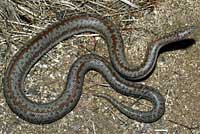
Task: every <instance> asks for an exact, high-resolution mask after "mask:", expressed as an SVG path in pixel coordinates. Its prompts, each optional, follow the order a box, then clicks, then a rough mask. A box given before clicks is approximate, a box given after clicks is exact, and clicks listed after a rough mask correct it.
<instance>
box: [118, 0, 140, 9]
mask: <svg viewBox="0 0 200 134" xmlns="http://www.w3.org/2000/svg"><path fill="white" fill-rule="evenodd" d="M120 1H122V2H124V3H126V4H127V5H129V6H131V7H133V8H137V9H138V8H139V6H138V5H136V4H133V3H132V2H130V1H128V0H120Z"/></svg>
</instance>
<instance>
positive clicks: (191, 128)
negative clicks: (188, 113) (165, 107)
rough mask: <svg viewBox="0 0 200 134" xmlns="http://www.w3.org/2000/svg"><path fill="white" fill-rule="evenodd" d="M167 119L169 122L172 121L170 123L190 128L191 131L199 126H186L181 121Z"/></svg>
mask: <svg viewBox="0 0 200 134" xmlns="http://www.w3.org/2000/svg"><path fill="white" fill-rule="evenodd" d="M168 121H169V122H172V123H174V124H176V125H179V126H182V127H184V128H187V129H188V130H190V131H191V132H192V130H194V129H198V128H200V126H199V125H197V126H195V127H191V126H187V125H185V124H182V123H179V122H176V121H173V120H168Z"/></svg>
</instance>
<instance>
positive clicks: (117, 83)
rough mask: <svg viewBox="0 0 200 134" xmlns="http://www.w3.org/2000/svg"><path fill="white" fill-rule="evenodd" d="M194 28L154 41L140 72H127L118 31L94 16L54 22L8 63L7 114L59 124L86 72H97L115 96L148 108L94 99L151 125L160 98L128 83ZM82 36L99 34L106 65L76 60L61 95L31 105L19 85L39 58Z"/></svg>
mask: <svg viewBox="0 0 200 134" xmlns="http://www.w3.org/2000/svg"><path fill="white" fill-rule="evenodd" d="M194 29H195V27H193V26H191V27H184V28H182V29H181V30H180V31H176V32H173V33H170V34H167V35H166V36H164V37H162V38H159V39H158V40H156V41H154V42H152V43H151V44H149V45H148V50H147V52H146V57H145V60H144V62H143V64H141V66H140V67H132V66H131V65H130V64H129V63H128V62H127V60H126V57H125V53H124V44H123V39H122V37H121V33H120V31H119V29H118V28H117V27H116V26H115V25H114V24H113V23H112V22H111V21H110V20H109V19H106V18H104V17H101V16H98V15H91V14H79V15H73V16H71V17H68V18H66V19H64V20H62V21H59V22H57V23H55V24H53V25H51V26H49V27H48V28H46V29H45V30H44V31H42V32H41V33H39V34H38V35H37V36H35V37H33V38H32V39H31V40H30V41H28V42H27V45H25V46H24V47H23V48H21V49H20V50H19V51H18V52H17V53H16V54H15V55H14V57H13V58H12V59H11V61H10V63H9V65H8V67H7V69H6V71H5V75H4V78H3V89H4V96H5V99H6V102H7V104H8V105H9V107H10V109H11V110H12V111H13V112H14V113H15V114H16V115H18V116H19V117H20V118H22V119H24V120H26V121H28V122H30V123H34V124H47V123H51V122H54V121H56V120H58V119H61V118H62V117H63V116H65V115H66V114H67V113H69V112H71V111H72V110H73V109H74V107H75V106H76V105H77V103H78V101H79V99H80V97H81V94H82V87H83V83H84V77H85V75H86V73H87V72H88V71H90V70H95V71H97V72H99V73H100V74H101V75H102V76H103V77H104V78H105V80H106V81H107V82H108V83H109V84H110V85H111V87H112V88H113V89H114V90H115V91H116V92H118V93H120V94H122V95H125V96H130V97H136V98H141V99H145V100H147V101H150V102H151V103H152V109H151V110H149V111H140V110H136V109H132V108H130V107H128V106H126V105H123V104H121V103H119V102H118V101H117V100H115V99H113V98H112V97H109V96H107V95H103V94H100V95H98V96H100V97H103V98H105V99H106V100H108V101H110V102H111V103H112V104H113V105H114V107H116V108H117V109H118V110H119V111H120V112H121V113H123V114H124V115H126V116H127V117H128V118H130V119H134V120H136V121H139V122H144V123H151V122H155V121H157V120H158V119H160V118H161V117H162V115H163V114H164V112H165V99H164V97H163V96H162V95H161V94H160V92H159V91H158V90H157V89H154V88H152V87H150V86H147V85H143V84H139V83H136V82H134V81H135V80H141V79H142V78H144V77H146V76H147V75H148V74H149V73H150V72H151V71H152V69H153V67H154V66H155V64H156V60H157V58H158V53H159V50H160V49H161V48H162V47H163V46H166V45H167V44H169V43H173V42H176V41H180V40H183V39H186V38H187V36H188V35H190V34H191V33H192V32H193V31H194ZM84 32H92V33H97V34H99V35H100V36H101V37H102V38H103V39H104V41H105V44H107V47H108V51H109V57H110V60H111V63H110V62H108V61H107V60H105V59H104V58H102V57H100V56H98V55H95V54H87V55H84V56H82V57H79V58H78V59H77V60H76V61H75V62H74V63H73V64H72V65H71V68H70V70H69V73H68V77H67V81H66V85H65V88H64V91H63V92H62V93H61V95H60V96H59V97H58V98H57V99H55V100H53V101H52V102H49V103H36V102H33V101H31V100H30V99H28V98H27V97H26V96H25V94H24V92H23V89H24V81H25V78H26V76H27V74H28V73H29V71H30V70H31V68H32V67H33V66H34V64H36V63H37V62H38V61H39V60H40V58H41V57H42V56H43V55H44V54H46V53H47V52H48V51H50V50H51V49H52V48H53V47H55V46H56V45H57V44H58V43H59V42H60V41H62V40H64V39H69V38H71V37H72V36H73V35H77V34H80V33H84Z"/></svg>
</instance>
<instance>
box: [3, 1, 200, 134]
mask: <svg viewBox="0 0 200 134" xmlns="http://www.w3.org/2000/svg"><path fill="white" fill-rule="evenodd" d="M124 2H126V3H124ZM129 2H132V4H130V3H127V1H123V0H121V1H120V0H119V1H117V2H116V1H115V2H112V1H109V0H105V1H98V0H97V1H92V0H91V1H90V0H89V1H80V0H79V1H78V0H75V1H72V0H71V1H58V0H52V1H48V0H39V1H37V2H36V1H35V0H27V1H26V0H25V1H23V2H22V1H20V0H15V1H14V0H13V1H11V0H10V1H8V3H6V1H4V2H3V1H2V3H1V12H0V14H1V16H0V17H1V20H0V28H1V33H0V51H1V52H0V71H1V73H0V77H1V78H2V77H3V72H4V71H5V68H6V66H7V65H8V63H9V61H10V59H11V58H12V56H13V55H14V53H16V52H17V50H19V48H20V47H22V46H23V45H26V43H25V42H26V41H27V40H29V39H30V38H31V37H32V36H34V35H36V34H37V33H38V32H39V31H41V30H43V29H44V27H46V26H47V25H49V24H52V23H53V22H55V21H57V20H58V19H61V18H63V17H65V16H68V15H70V14H73V13H75V12H80V11H85V12H92V13H97V14H101V15H104V16H107V17H109V18H110V19H111V20H113V22H114V23H116V25H118V26H119V27H120V30H121V32H122V35H123V39H124V42H125V47H126V48H125V51H126V55H127V58H128V61H130V63H131V64H132V65H136V64H137V65H139V64H140V63H141V62H142V60H143V59H144V56H145V51H146V48H147V45H148V43H149V42H151V41H152V40H154V39H155V38H157V37H161V36H164V35H165V34H167V33H170V32H172V31H175V30H177V29H180V28H181V27H183V26H185V25H196V26H197V30H196V32H195V33H193V34H192V35H191V36H190V37H191V38H193V39H194V40H195V43H194V44H192V45H190V46H188V47H185V48H182V49H177V50H173V51H172V50H171V49H169V50H167V51H166V50H165V51H163V52H162V53H161V54H160V56H159V58H158V62H157V66H156V68H155V70H154V71H153V73H152V75H151V76H150V77H149V78H148V79H146V80H144V81H143V83H145V84H147V85H150V86H153V87H155V88H158V89H159V91H160V92H161V93H162V95H163V96H164V97H165V98H166V112H165V115H164V116H163V117H162V118H161V119H160V120H159V121H157V122H155V123H152V124H144V123H138V122H136V121H134V120H130V119H128V118H127V117H125V116H124V115H122V114H121V113H119V112H118V111H117V110H116V109H115V108H113V107H112V105H111V104H110V103H108V102H107V101H105V100H103V99H101V98H96V97H94V96H93V95H92V94H93V93H94V92H97V93H107V94H112V96H113V97H115V98H116V99H118V100H120V101H121V102H123V103H126V104H127V105H129V106H132V107H133V108H138V109H141V108H144V107H147V108H148V107H149V106H150V105H149V104H148V103H146V102H145V101H143V100H140V101H139V102H138V103H136V104H135V105H131V104H133V103H134V101H135V99H133V98H127V97H124V96H121V95H119V94H117V93H115V91H114V90H112V88H110V86H109V85H108V84H107V83H106V82H105V80H104V79H103V78H102V77H101V75H99V74H98V73H96V72H89V73H88V74H87V76H86V79H85V83H84V90H83V95H82V97H81V100H80V101H79V103H78V105H77V106H76V108H75V109H74V110H73V112H71V113H69V114H68V115H66V116H64V117H63V118H62V119H61V120H59V121H56V122H54V123H52V124H48V125H33V124H30V123H28V122H26V121H23V120H21V119H20V118H18V117H17V116H16V115H15V114H14V113H12V112H11V110H10V109H9V107H8V105H7V104H6V102H5V98H4V96H3V90H2V86H1V88H0V133H2V134H22V133H23V134H43V133H48V134H55V133H58V134H200V32H199V31H200V25H199V22H200V17H199V16H200V13H199V11H200V1H199V0H146V1H145V0H144V1H142V0H136V1H133V0H132V1H129ZM133 2H134V3H133ZM5 5H6V6H5ZM131 6H132V7H131ZM134 6H138V7H139V9H135V8H134ZM5 7H6V8H5ZM77 44H78V45H77ZM90 52H95V53H97V54H99V55H101V56H103V57H105V58H107V57H108V52H107V48H106V45H105V44H104V42H103V40H102V39H101V38H100V37H99V36H98V35H88V34H82V35H78V36H74V37H73V38H72V39H70V40H67V41H63V42H61V43H59V44H58V45H57V46H56V47H55V48H54V49H52V50H51V51H50V52H49V53H48V54H46V55H45V56H43V58H42V59H41V60H40V61H39V62H38V63H37V64H36V65H35V66H34V68H33V69H32V70H31V72H30V73H29V75H28V77H27V79H26V82H25V83H26V87H25V92H26V95H27V97H29V98H30V99H32V100H34V101H38V102H49V101H51V100H54V99H55V98H56V97H58V96H59V94H61V92H62V90H63V86H64V84H65V79H66V76H67V72H68V69H69V67H70V65H71V64H72V63H73V61H74V60H75V59H76V58H77V57H78V56H79V55H83V54H86V53H90ZM108 60H109V59H108ZM1 84H2V83H1V82H0V85H1Z"/></svg>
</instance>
